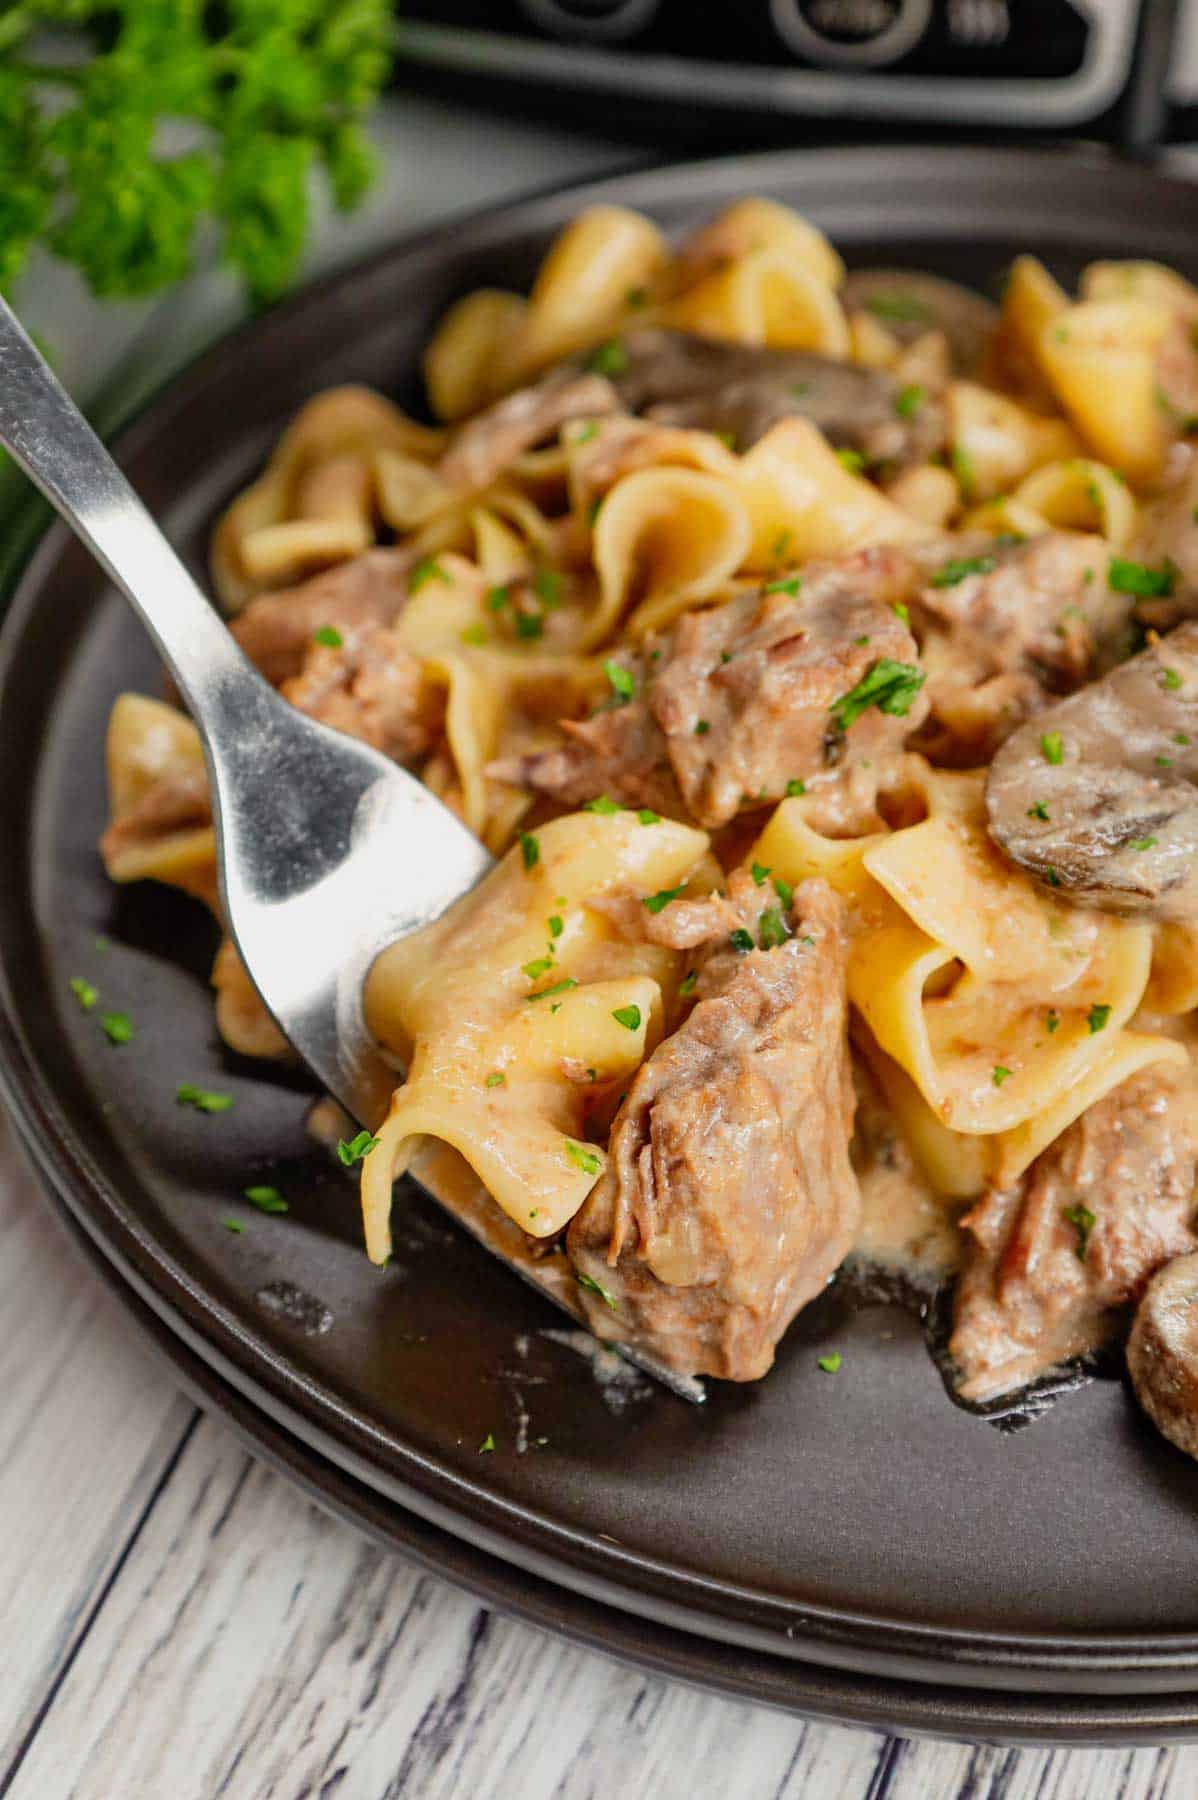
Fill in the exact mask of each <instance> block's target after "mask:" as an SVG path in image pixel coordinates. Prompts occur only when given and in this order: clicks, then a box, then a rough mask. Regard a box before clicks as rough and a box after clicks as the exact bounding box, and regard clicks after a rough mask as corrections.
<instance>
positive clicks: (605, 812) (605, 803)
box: [582, 794, 624, 818]
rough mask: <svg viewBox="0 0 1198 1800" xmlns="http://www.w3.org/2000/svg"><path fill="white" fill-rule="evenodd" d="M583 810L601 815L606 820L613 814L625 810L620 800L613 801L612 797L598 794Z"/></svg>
mask: <svg viewBox="0 0 1198 1800" xmlns="http://www.w3.org/2000/svg"><path fill="white" fill-rule="evenodd" d="M582 810H583V812H589V813H600V814H602V816H603V817H604V818H608V817H609V816H610V815H611V814H612V813H618V812H623V810H624V808H623V807H622V806H621V805H620V802H619V801H618V800H613V799H612V798H611V797H610V795H608V794H596V795H595V798H594V799H593V800H588V801H587V803H586V805H585V806H584V807H583V809H582Z"/></svg>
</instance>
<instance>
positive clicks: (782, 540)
mask: <svg viewBox="0 0 1198 1800" xmlns="http://www.w3.org/2000/svg"><path fill="white" fill-rule="evenodd" d="M809 385H810V384H809V383H808V382H803V384H802V386H803V392H804V393H806V391H807V388H808V386H809ZM796 392H797V390H796ZM794 535H795V534H794V532H793V531H780V532H779V533H778V535H777V537H776V538H775V539H774V542H773V547H772V549H771V550H770V555H771V556H772V557H773V559H774V561H775V562H776V563H780V562H781V561H782V560H783V558H784V557H785V556H787V555H788V554H789V551H790V546H791V545H792V544H793V543H794Z"/></svg>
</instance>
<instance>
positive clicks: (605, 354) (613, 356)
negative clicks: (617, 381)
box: [586, 338, 628, 375]
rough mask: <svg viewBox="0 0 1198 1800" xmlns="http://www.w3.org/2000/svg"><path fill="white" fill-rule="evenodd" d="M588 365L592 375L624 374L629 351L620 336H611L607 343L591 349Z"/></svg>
mask: <svg viewBox="0 0 1198 1800" xmlns="http://www.w3.org/2000/svg"><path fill="white" fill-rule="evenodd" d="M586 366H587V368H588V369H589V370H590V371H591V373H592V375H623V373H624V371H625V370H626V369H627V367H628V352H627V350H625V348H624V346H623V344H622V343H621V342H620V340H619V338H609V339H608V341H607V343H606V344H600V345H599V346H598V348H597V349H595V350H592V351H591V354H590V355H589V356H588V357H587V361H586Z"/></svg>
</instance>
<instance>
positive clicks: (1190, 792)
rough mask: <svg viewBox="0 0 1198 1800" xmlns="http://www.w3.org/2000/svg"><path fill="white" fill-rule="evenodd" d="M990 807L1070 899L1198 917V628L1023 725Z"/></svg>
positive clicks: (994, 772)
mask: <svg viewBox="0 0 1198 1800" xmlns="http://www.w3.org/2000/svg"><path fill="white" fill-rule="evenodd" d="M986 808H987V813H988V816H989V824H990V834H991V836H992V837H993V838H994V840H995V842H996V843H997V844H998V845H999V846H1000V848H1001V849H1002V850H1004V851H1005V852H1006V854H1007V855H1008V856H1009V857H1010V858H1011V860H1012V861H1013V862H1016V863H1018V864H1019V865H1020V867H1021V868H1024V869H1026V870H1027V871H1028V873H1029V874H1031V875H1034V876H1035V877H1036V879H1037V880H1039V881H1042V882H1044V883H1045V884H1046V885H1047V886H1048V887H1051V888H1052V889H1053V890H1054V891H1055V892H1056V893H1057V894H1058V896H1059V897H1060V898H1062V899H1068V900H1073V901H1075V902H1077V904H1079V905H1084V906H1096V907H1099V908H1101V909H1102V911H1104V912H1115V913H1136V914H1138V915H1140V916H1141V917H1143V918H1151V919H1190V920H1192V919H1198V624H1188V625H1182V626H1179V628H1178V629H1177V630H1176V631H1174V632H1172V633H1171V634H1170V636H1169V637H1167V638H1162V639H1160V640H1159V641H1158V642H1156V643H1154V644H1152V645H1150V646H1149V648H1148V649H1147V650H1144V651H1143V652H1142V653H1141V654H1140V655H1139V656H1135V657H1133V658H1132V659H1131V661H1130V662H1126V663H1123V664H1122V665H1121V666H1120V667H1119V668H1116V669H1112V670H1111V672H1110V673H1109V674H1108V675H1104V676H1103V677H1102V679H1101V680H1100V681H1095V682H1092V683H1091V684H1090V685H1089V687H1085V688H1082V689H1081V690H1080V692H1078V693H1076V694H1073V695H1071V696H1070V698H1069V699H1067V700H1063V701H1061V702H1060V703H1059V704H1058V705H1056V706H1053V707H1050V708H1049V709H1048V710H1047V711H1045V712H1042V713H1039V714H1038V715H1037V716H1036V717H1035V718H1034V719H1031V720H1029V721H1028V722H1027V723H1026V724H1024V725H1021V726H1020V728H1019V730H1018V731H1016V732H1014V733H1013V734H1012V735H1011V736H1010V737H1009V738H1008V739H1007V741H1006V743H1005V744H1004V745H1003V746H1002V748H1001V749H1000V750H999V752H998V754H997V756H996V757H995V759H994V761H993V763H992V764H991V767H990V773H989V776H988V778H987V781H986Z"/></svg>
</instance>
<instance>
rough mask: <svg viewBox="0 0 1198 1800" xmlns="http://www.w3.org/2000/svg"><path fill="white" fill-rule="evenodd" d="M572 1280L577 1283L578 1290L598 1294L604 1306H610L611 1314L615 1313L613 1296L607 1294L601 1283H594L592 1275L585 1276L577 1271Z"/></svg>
mask: <svg viewBox="0 0 1198 1800" xmlns="http://www.w3.org/2000/svg"><path fill="white" fill-rule="evenodd" d="M574 1279H575V1280H576V1281H577V1283H578V1285H579V1287H580V1288H586V1289H588V1290H589V1292H590V1293H592V1294H598V1296H599V1298H600V1299H601V1300H602V1302H603V1304H604V1306H610V1307H611V1309H612V1311H613V1312H615V1311H616V1302H615V1296H614V1295H612V1294H609V1293H608V1291H607V1289H606V1288H605V1287H604V1286H603V1284H602V1282H599V1281H596V1280H595V1277H594V1276H593V1275H587V1274H585V1273H584V1272H582V1271H578V1272H576V1274H575V1277H574Z"/></svg>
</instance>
